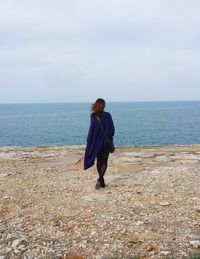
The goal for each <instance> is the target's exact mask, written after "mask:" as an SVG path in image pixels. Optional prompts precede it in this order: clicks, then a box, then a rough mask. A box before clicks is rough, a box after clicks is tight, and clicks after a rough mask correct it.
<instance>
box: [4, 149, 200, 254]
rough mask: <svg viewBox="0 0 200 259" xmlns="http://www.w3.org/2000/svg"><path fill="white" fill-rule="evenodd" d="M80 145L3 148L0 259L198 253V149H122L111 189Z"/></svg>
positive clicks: (112, 166)
mask: <svg viewBox="0 0 200 259" xmlns="http://www.w3.org/2000/svg"><path fill="white" fill-rule="evenodd" d="M83 155H84V147H83V146H60V147H59V146H53V147H31V148H18V147H2V148H0V258H1V259H7V258H8V259H9V258H11V259H12V258H22V259H25V258H27V259H36V258H48V259H54V258H58V259H59V258H60V259H62V258H68V259H69V258H75V259H83V258H99V259H101V258H102V259H103V258H105V259H109V258H189V257H190V256H192V255H194V254H200V145H191V146H165V147H118V148H117V149H116V152H115V153H114V154H111V155H110V157H109V166H108V170H107V172H106V175H105V182H106V188H104V189H100V190H99V191H98V190H95V188H94V187H95V183H96V179H97V172H96V168H95V166H93V167H92V168H91V169H89V170H87V171H83Z"/></svg>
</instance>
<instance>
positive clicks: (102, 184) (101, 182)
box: [99, 177, 106, 188]
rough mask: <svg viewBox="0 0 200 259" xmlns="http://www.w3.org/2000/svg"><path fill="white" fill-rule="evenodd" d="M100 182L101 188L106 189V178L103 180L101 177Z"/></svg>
mask: <svg viewBox="0 0 200 259" xmlns="http://www.w3.org/2000/svg"><path fill="white" fill-rule="evenodd" d="M99 181H100V187H102V188H105V187H106V185H105V182H104V178H103V177H100V178H99Z"/></svg>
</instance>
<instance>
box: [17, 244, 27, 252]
mask: <svg viewBox="0 0 200 259" xmlns="http://www.w3.org/2000/svg"><path fill="white" fill-rule="evenodd" d="M18 249H20V250H22V251H25V250H26V249H27V248H26V246H25V245H20V246H19V247H18Z"/></svg>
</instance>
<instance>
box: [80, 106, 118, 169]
mask: <svg viewBox="0 0 200 259" xmlns="http://www.w3.org/2000/svg"><path fill="white" fill-rule="evenodd" d="M98 116H99V119H100V121H101V124H102V126H103V128H104V130H105V133H106V136H107V137H108V139H109V140H112V139H113V136H114V133H115V127H114V123H113V120H112V116H111V114H110V113H109V112H105V111H104V112H102V113H101V114H100V115H98ZM106 143H107V142H106V139H105V136H104V134H103V132H102V130H101V128H100V125H99V122H98V120H97V117H96V114H95V113H92V114H91V116H90V128H89V132H88V136H87V145H86V150H85V156H84V170H86V169H88V168H89V167H91V166H93V165H94V162H95V158H96V156H97V154H98V152H99V151H100V150H101V148H102V147H103V146H104V145H105V144H106Z"/></svg>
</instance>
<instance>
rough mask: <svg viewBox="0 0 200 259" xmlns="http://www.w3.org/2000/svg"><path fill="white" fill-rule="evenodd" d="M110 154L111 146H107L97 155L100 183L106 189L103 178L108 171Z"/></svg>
mask: <svg viewBox="0 0 200 259" xmlns="http://www.w3.org/2000/svg"><path fill="white" fill-rule="evenodd" d="M109 153H110V151H109V146H108V145H106V146H105V147H104V148H103V149H102V151H101V152H100V153H99V154H98V155H97V171H98V173H99V181H100V182H101V185H102V187H105V183H104V178H103V176H104V174H105V172H106V170H107V166H108V156H109Z"/></svg>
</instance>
